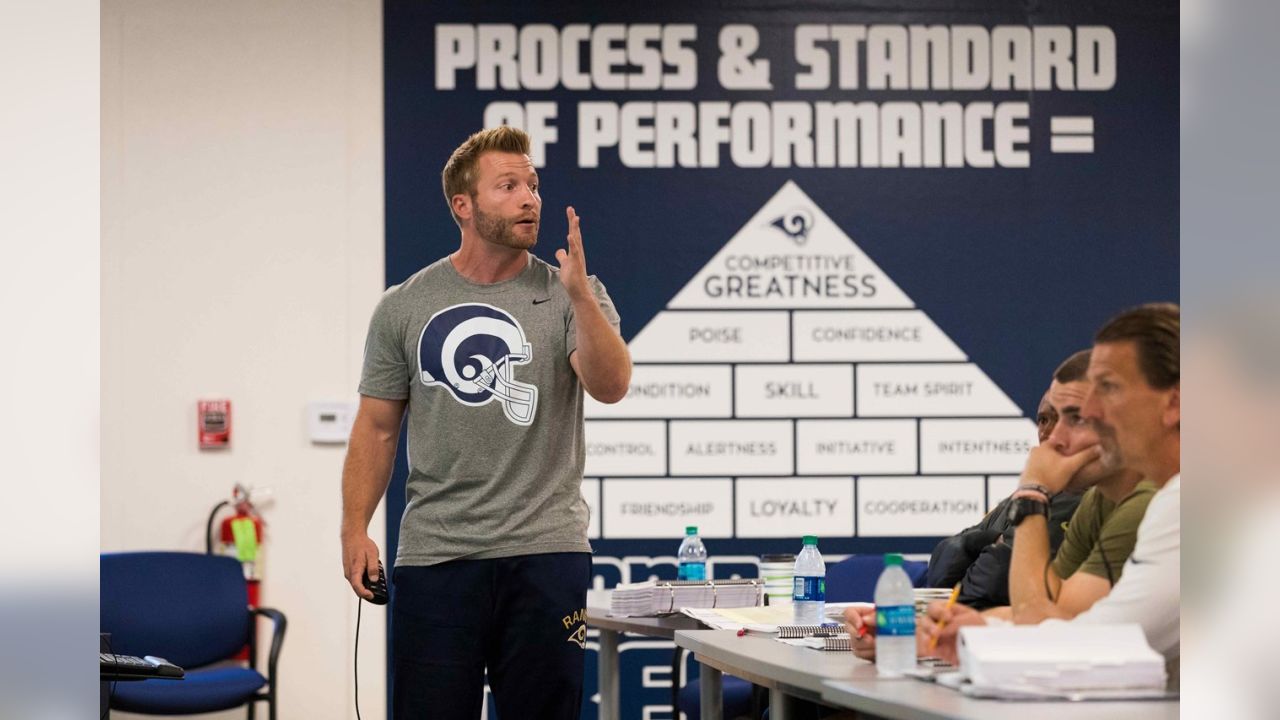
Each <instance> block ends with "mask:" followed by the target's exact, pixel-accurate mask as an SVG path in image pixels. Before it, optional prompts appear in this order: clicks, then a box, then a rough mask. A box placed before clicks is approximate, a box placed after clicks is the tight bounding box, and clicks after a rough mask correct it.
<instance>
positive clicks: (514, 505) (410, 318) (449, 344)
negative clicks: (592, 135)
mask: <svg viewBox="0 0 1280 720" xmlns="http://www.w3.org/2000/svg"><path fill="white" fill-rule="evenodd" d="M529 257H530V260H529V265H528V267H526V268H525V269H524V270H523V271H522V272H521V273H520V274H519V275H517V276H516V277H514V278H512V279H510V280H505V281H503V282H500V283H494V284H492V285H479V284H476V283H472V282H470V281H469V280H467V279H466V278H464V277H462V276H461V275H459V274H458V272H457V271H456V270H454V268H453V264H452V263H451V262H450V261H449V259H448V258H447V257H446V258H443V259H441V260H438V261H437V262H435V263H432V264H431V265H429V266H427V267H425V268H423V269H422V270H420V271H418V272H417V273H415V274H414V275H413V276H412V277H410V278H409V279H408V280H406V281H404V283H402V284H400V285H397V286H395V287H392V288H390V289H389V290H387V291H386V293H385V294H384V295H383V297H382V300H381V302H379V303H378V307H377V309H376V310H375V311H374V313H373V320H372V321H371V322H370V325H369V336H368V339H367V340H366V342H365V353H364V370H363V373H362V375H361V378H360V394H361V395H368V396H370V397H376V398H382V399H386V400H404V399H408V401H409V436H408V438H409V440H408V444H409V448H408V451H409V452H408V454H409V480H408V483H407V486H406V496H407V497H406V504H405V510H404V516H403V517H402V518H401V521H400V550H399V553H398V554H397V556H396V565H434V564H436V563H442V562H446V561H449V560H456V559H459V558H467V559H485V558H497V557H510V556H515V555H532V554H536V553H552V552H591V545H590V544H589V543H588V542H587V521H588V512H589V511H588V509H587V504H586V502H585V501H584V500H583V499H582V492H581V487H582V467H583V463H584V461H585V454H584V446H583V440H582V386H581V384H580V383H579V381H578V377H577V375H576V374H575V373H574V372H573V367H572V366H571V365H570V364H569V354H570V353H572V352H573V351H574V349H575V348H576V347H577V336H576V328H575V325H574V316H573V306H572V304H571V303H570V301H569V296H568V294H567V293H566V292H565V290H564V286H563V285H561V284H560V278H559V272H560V271H559V269H558V268H555V267H552V266H551V265H549V264H547V263H546V262H543V261H542V260H540V259H538V258H536V257H534V256H532V255H530V256H529ZM590 283H591V288H592V290H593V291H594V293H595V296H596V300H597V301H598V302H599V303H600V308H601V309H602V310H603V311H604V314H605V317H606V318H608V320H609V323H610V324H611V325H613V327H614V329H617V328H618V323H619V320H618V313H617V311H615V310H614V307H613V302H612V301H611V300H610V299H609V295H608V293H606V292H605V289H604V286H603V285H602V284H601V283H600V281H599V280H597V279H596V278H595V277H594V276H593V277H591V278H590Z"/></svg>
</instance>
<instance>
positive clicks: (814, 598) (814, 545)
mask: <svg viewBox="0 0 1280 720" xmlns="http://www.w3.org/2000/svg"><path fill="white" fill-rule="evenodd" d="M792 582H793V583H794V585H793V588H794V589H793V590H792V592H791V604H792V606H793V607H794V608H795V623H796V625H821V624H822V623H823V622H824V618H823V616H822V611H823V610H824V609H825V608H826V605H827V565H826V563H824V562H822V553H820V552H818V538H817V537H815V536H813V535H805V536H804V548H803V549H801V550H800V554H799V555H797V556H796V575H795V580H793V581H792Z"/></svg>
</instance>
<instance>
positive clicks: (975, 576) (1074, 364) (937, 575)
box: [925, 351, 1089, 610]
mask: <svg viewBox="0 0 1280 720" xmlns="http://www.w3.org/2000/svg"><path fill="white" fill-rule="evenodd" d="M1081 355H1083V358H1084V360H1083V364H1084V365H1085V366H1087V365H1088V364H1089V355H1088V352H1087V351H1081V352H1078V353H1076V354H1075V355H1072V356H1071V357H1070V358H1068V359H1067V360H1066V361H1065V362H1064V363H1063V364H1062V365H1061V366H1060V367H1059V368H1058V370H1057V371H1056V372H1055V373H1054V378H1055V379H1058V376H1059V375H1061V374H1063V373H1064V371H1067V369H1068V368H1070V369H1071V370H1070V372H1075V371H1076V368H1078V366H1079V365H1080V359H1079V358H1080V356H1081ZM1079 372H1083V370H1079ZM1058 419H1059V413H1058V410H1057V409H1055V408H1054V407H1053V404H1052V403H1051V402H1050V398H1049V392H1048V391H1046V392H1045V394H1044V397H1042V398H1041V399H1040V407H1039V408H1038V409H1037V410H1036V429H1037V431H1038V434H1039V437H1040V442H1041V443H1044V442H1045V441H1047V440H1048V439H1049V435H1050V434H1051V433H1052V432H1053V430H1054V428H1055V427H1056V426H1057V424H1058ZM1012 499H1013V498H1012V497H1008V498H1005V499H1004V500H1002V501H1000V504H998V505H996V506H995V507H994V508H993V509H992V510H991V512H989V513H987V515H986V517H984V518H982V522H979V523H978V524H977V525H974V526H973V527H970V528H965V529H964V530H962V531H960V532H959V533H957V534H955V535H952V536H951V537H949V538H947V539H945V540H943V541H942V542H940V543H938V545H937V547H935V548H934V549H933V556H932V557H931V558H929V569H928V572H927V575H926V576H925V584H926V585H927V586H928V587H951V586H953V585H955V584H956V583H957V582H958V583H960V597H959V600H960V602H962V603H964V604H966V605H968V606H970V607H972V608H974V609H977V610H986V609H988V608H993V607H1001V606H1006V605H1008V604H1009V566H1010V565H1011V564H1012V559H1013V530H1014V529H1013V527H1012V526H1011V525H1009V503H1010V502H1011V501H1012ZM1079 504H1080V495H1079V494H1078V493H1076V492H1071V491H1070V490H1069V491H1067V492H1063V493H1059V494H1058V495H1055V496H1054V498H1053V500H1052V501H1050V503H1049V548H1050V551H1051V552H1056V551H1057V549H1058V546H1059V545H1060V544H1061V543H1062V538H1063V535H1064V529H1065V528H1066V527H1067V522H1068V520H1070V519H1071V515H1072V514H1073V513H1074V512H1075V510H1076V506H1077V505H1079Z"/></svg>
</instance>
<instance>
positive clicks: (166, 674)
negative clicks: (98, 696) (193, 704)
mask: <svg viewBox="0 0 1280 720" xmlns="http://www.w3.org/2000/svg"><path fill="white" fill-rule="evenodd" d="M98 660H99V663H98V668H99V675H101V676H103V677H107V676H112V677H116V678H138V679H142V678H149V677H150V678H167V679H174V680H177V679H181V678H182V677H183V676H184V675H185V674H186V673H185V672H184V671H183V669H182V668H180V667H178V666H177V665H174V664H173V663H171V662H169V661H168V660H165V659H164V658H158V657H155V656H153V655H148V656H146V657H141V658H140V657H135V656H133V655H117V654H112V653H98Z"/></svg>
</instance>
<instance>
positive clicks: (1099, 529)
mask: <svg viewBox="0 0 1280 720" xmlns="http://www.w3.org/2000/svg"><path fill="white" fill-rule="evenodd" d="M1157 489H1158V488H1156V486H1155V485H1154V484H1152V483H1150V482H1147V481H1143V482H1140V483H1138V484H1137V486H1136V487H1134V489H1133V492H1131V493H1129V495H1128V496H1127V497H1126V498H1125V499H1123V500H1121V501H1120V502H1118V503H1115V502H1112V501H1110V500H1108V499H1107V498H1105V497H1103V495H1102V493H1100V492H1098V489H1097V488H1089V491H1088V492H1086V493H1085V494H1084V497H1083V498H1081V499H1080V505H1079V507H1077V508H1076V512H1075V514H1074V515H1072V516H1071V520H1070V521H1069V522H1068V523H1067V528H1066V535H1065V536H1064V537H1063V540H1062V546H1061V547H1059V548H1058V555H1057V557H1055V558H1054V560H1053V571H1054V572H1055V573H1057V575H1058V577H1060V578H1062V579H1063V580H1066V579H1067V578H1069V577H1071V575H1072V574H1074V573H1075V572H1077V571H1080V572H1087V573H1089V574H1090V575H1097V576H1098V577H1100V578H1104V579H1110V581H1111V583H1112V584H1113V585H1114V584H1115V583H1116V581H1118V580H1119V579H1120V573H1121V571H1122V570H1123V569H1124V564H1125V561H1126V560H1128V559H1129V554H1130V553H1132V552H1133V546H1134V544H1135V543H1136V542H1137V541H1138V524H1139V523H1141V522H1142V517H1143V516H1144V515H1146V513H1147V503H1149V502H1151V498H1152V496H1154V495H1155V493H1156V490H1157ZM1108 568H1109V569H1110V574H1109V575H1108Z"/></svg>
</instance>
